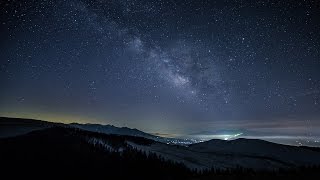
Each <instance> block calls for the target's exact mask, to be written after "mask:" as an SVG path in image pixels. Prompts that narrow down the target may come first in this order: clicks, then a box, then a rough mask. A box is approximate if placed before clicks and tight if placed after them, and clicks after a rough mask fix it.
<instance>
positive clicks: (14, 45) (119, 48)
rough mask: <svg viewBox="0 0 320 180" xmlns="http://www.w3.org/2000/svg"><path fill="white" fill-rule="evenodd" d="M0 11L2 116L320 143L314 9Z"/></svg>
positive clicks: (115, 4) (312, 4) (143, 3)
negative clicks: (233, 132)
mask: <svg viewBox="0 0 320 180" xmlns="http://www.w3.org/2000/svg"><path fill="white" fill-rule="evenodd" d="M0 5H1V6H0V7H1V12H0V15H1V16H0V20H1V24H0V28H1V35H0V37H1V43H0V47H1V51H0V57H1V64H0V65H1V66H0V68H1V71H0V82H1V87H0V92H1V93H0V115H2V116H14V117H28V118H37V119H46V120H51V121H63V122H71V121H79V122H96V123H104V124H108V123H111V124H115V125H119V126H130V127H136V128H139V129H142V130H145V131H147V132H154V133H155V132H158V133H171V134H180V135H188V134H199V133H200V132H203V131H206V132H209V134H210V133H211V134H212V133H213V134H214V133H216V132H218V131H219V130H227V131H229V132H231V131H235V130H237V133H238V134H239V132H240V133H241V134H242V135H247V136H255V137H258V136H259V137H271V136H272V137H280V136H281V137H288V136H290V137H294V138H293V139H294V140H296V141H298V140H299V142H300V140H301V139H306V138H307V139H308V141H309V140H312V141H313V142H315V141H318V140H319V138H320V134H319V132H320V131H319V130H320V119H319V118H320V105H319V101H320V99H319V98H320V73H319V72H320V61H319V59H320V54H319V49H320V47H319V42H320V35H319V31H320V23H319V22H320V19H319V18H320V13H319V12H320V8H319V3H318V2H316V1H303V2H302V1H296V2H292V3H288V4H286V2H279V1H272V0H270V1H269V0H261V1H253V2H245V1H224V2H222V1H190V0H189V1H187V0H185V1H183V0H182V1H174V0H171V1H165V0H158V1H153V0H148V1H147V0H140V1H138V0H119V1H118V0H117V1H116V0H47V1H38V0H32V1H27V0H20V1H14V0H11V1H2V2H1V3H0ZM238 131H239V132H238ZM246 133H247V134H246ZM200 134H201V133H200ZM302 137H303V138H302ZM287 139H288V138H287ZM290 139H292V138H290Z"/></svg>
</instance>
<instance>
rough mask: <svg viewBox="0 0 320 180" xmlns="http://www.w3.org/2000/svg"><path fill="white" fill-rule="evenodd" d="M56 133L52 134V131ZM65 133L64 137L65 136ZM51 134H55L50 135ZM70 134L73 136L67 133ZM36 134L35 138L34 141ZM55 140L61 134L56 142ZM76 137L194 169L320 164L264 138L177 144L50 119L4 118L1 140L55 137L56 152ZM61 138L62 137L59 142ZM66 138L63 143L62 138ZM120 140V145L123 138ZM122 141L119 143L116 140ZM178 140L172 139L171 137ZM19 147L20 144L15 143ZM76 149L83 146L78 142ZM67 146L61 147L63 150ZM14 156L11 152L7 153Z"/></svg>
mask: <svg viewBox="0 0 320 180" xmlns="http://www.w3.org/2000/svg"><path fill="white" fill-rule="evenodd" d="M52 132H54V133H53V134H52V135H51V134H50V133H52ZM61 132H63V134H62V135H61V134H59V133H61ZM48 134H50V135H49V136H48ZM64 134H67V135H64ZM31 135H32V138H31V137H30V136H31ZM51 136H57V138H56V139H55V138H54V137H51ZM64 136H66V138H68V137H69V136H72V137H73V138H77V141H79V143H80V142H81V143H82V144H83V143H84V144H89V145H93V146H94V147H99V148H102V149H104V151H108V152H114V153H120V154H121V152H123V151H125V150H130V149H134V150H136V151H138V152H142V153H146V154H150V153H152V154H156V155H157V156H159V157H161V158H163V159H164V160H166V161H172V162H176V163H182V164H184V166H186V167H187V168H189V169H202V170H205V169H211V168H215V169H222V170H223V169H235V168H238V167H241V168H248V169H254V170H276V169H291V168H297V167H301V166H318V165H320V151H319V148H309V147H296V146H288V145H281V144H276V143H271V142H267V141H264V140H258V139H236V140H229V141H225V140H217V139H214V140H210V141H206V142H202V143H195V144H191V145H188V146H180V145H173V144H170V143H168V142H167V141H170V140H167V139H166V138H162V137H158V136H154V135H150V134H148V133H144V132H142V131H140V130H137V129H130V128H127V127H122V128H118V127H115V126H111V125H99V124H77V123H72V124H61V123H51V122H46V121H38V120H28V119H17V118H0V137H2V140H1V142H2V143H3V144H2V145H4V143H5V142H13V141H14V142H15V141H16V139H17V138H18V139H24V137H28V138H27V140H26V141H19V142H17V144H19V143H23V145H22V146H19V148H20V149H19V151H21V152H23V151H24V148H26V146H28V144H29V143H28V141H30V142H33V143H35V144H37V141H39V142H38V143H40V141H41V142H42V141H45V139H46V138H48V139H51V140H52V138H53V143H56V144H51V145H52V146H54V147H52V148H58V147H59V146H61V144H60V141H61V142H63V141H64V140H63V137H64ZM58 137H59V138H58ZM61 138H62V139H61ZM119 139H120V141H121V142H120V143H119V142H118V140H119ZM115 140H116V141H117V142H118V143H114V142H113V141H115ZM171 140H172V139H171ZM11 145H12V147H9V146H8V148H13V147H15V145H16V144H15V143H12V144H11ZM75 146H77V145H76V144H75ZM59 148H61V147H59ZM7 153H8V152H7Z"/></svg>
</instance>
